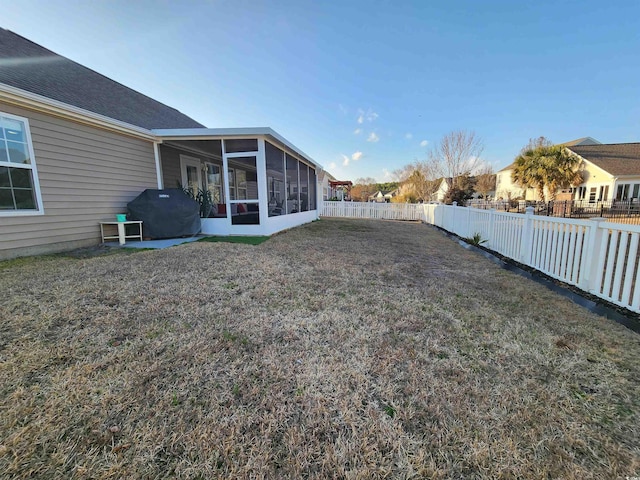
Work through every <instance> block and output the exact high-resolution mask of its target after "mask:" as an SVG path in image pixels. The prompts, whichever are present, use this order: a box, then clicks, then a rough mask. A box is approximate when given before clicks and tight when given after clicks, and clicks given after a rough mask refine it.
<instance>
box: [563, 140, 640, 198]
mask: <svg viewBox="0 0 640 480" xmlns="http://www.w3.org/2000/svg"><path fill="white" fill-rule="evenodd" d="M568 148H569V150H571V151H572V152H574V153H575V154H577V155H579V156H580V157H581V158H582V160H583V170H584V173H583V175H584V182H583V183H582V184H581V185H580V186H578V187H577V188H575V189H573V190H574V191H573V199H574V200H582V201H585V202H588V203H591V204H593V203H597V202H609V201H621V202H631V203H640V143H615V144H595V145H579V146H572V147H568Z"/></svg>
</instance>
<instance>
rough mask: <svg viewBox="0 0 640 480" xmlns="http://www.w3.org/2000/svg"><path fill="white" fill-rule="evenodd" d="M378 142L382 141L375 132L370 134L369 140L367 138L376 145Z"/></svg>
mask: <svg viewBox="0 0 640 480" xmlns="http://www.w3.org/2000/svg"><path fill="white" fill-rule="evenodd" d="M378 140H380V137H379V136H378V135H376V133H375V132H371V134H369V138H367V142H373V143H376V142H377V141H378Z"/></svg>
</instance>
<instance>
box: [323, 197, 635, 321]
mask: <svg viewBox="0 0 640 480" xmlns="http://www.w3.org/2000/svg"><path fill="white" fill-rule="evenodd" d="M534 210H535V209H534V208H533V207H529V208H528V210H527V212H526V214H524V215H523V214H518V213H511V212H504V211H503V212H500V211H497V210H482V209H476V208H467V207H458V206H453V205H442V204H424V205H423V204H399V203H398V204H393V203H391V204H389V203H358V202H324V203H323V205H322V207H321V209H320V212H321V215H323V216H328V217H343V218H370V219H389V220H420V221H422V222H425V223H428V224H431V225H436V226H438V227H441V228H443V229H444V230H447V231H449V232H451V233H455V234H456V235H458V236H460V237H467V238H468V237H472V236H473V235H475V234H479V235H480V236H481V237H482V238H483V239H485V240H486V241H487V242H486V243H485V244H484V245H485V246H486V247H487V248H489V249H491V250H494V251H496V252H498V253H499V254H501V255H504V256H505V257H509V258H512V259H514V260H516V261H518V262H520V263H523V264H525V265H528V266H530V267H533V268H535V269H537V270H539V271H541V272H543V273H545V274H547V275H549V276H550V277H553V278H556V279H558V280H561V281H563V282H566V283H568V284H570V285H575V286H577V287H578V288H581V289H582V290H585V291H587V292H590V293H592V294H594V295H596V296H598V297H600V298H604V299H605V300H608V301H610V302H612V303H614V304H616V305H619V306H622V307H625V308H628V309H629V310H632V311H634V312H636V313H640V262H639V257H640V255H639V254H640V225H629V224H624V223H613V222H611V221H609V222H607V221H606V219H605V218H602V217H596V218H590V219H582V218H564V217H554V216H538V215H534Z"/></svg>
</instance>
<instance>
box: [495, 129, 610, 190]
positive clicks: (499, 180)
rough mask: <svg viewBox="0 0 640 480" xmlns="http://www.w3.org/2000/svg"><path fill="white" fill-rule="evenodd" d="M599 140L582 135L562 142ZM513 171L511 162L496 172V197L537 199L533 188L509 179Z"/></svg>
mask: <svg viewBox="0 0 640 480" xmlns="http://www.w3.org/2000/svg"><path fill="white" fill-rule="evenodd" d="M599 144H600V142H598V141H597V140H595V139H593V138H591V137H584V138H578V139H576V140H571V141H570V142H566V143H563V144H562V145H564V146H566V147H574V146H582V145H599ZM512 171H513V163H512V164H510V165H508V166H506V167H504V168H503V169H502V170H500V171H498V172H497V173H496V195H495V196H496V199H502V200H509V199H512V198H523V199H525V200H538V196H537V193H536V191H535V189H534V188H522V187H521V186H519V185H517V184H516V183H514V182H513V180H512V179H511V172H512Z"/></svg>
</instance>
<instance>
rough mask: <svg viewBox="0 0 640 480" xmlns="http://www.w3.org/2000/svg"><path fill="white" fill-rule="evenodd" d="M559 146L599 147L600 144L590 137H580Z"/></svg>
mask: <svg viewBox="0 0 640 480" xmlns="http://www.w3.org/2000/svg"><path fill="white" fill-rule="evenodd" d="M560 145H564V146H565V147H576V146H578V145H601V143H600V142H599V141H598V140H596V139H595V138H592V137H582V138H577V139H575V140H570V141H568V142H564V143H561V144H560Z"/></svg>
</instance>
